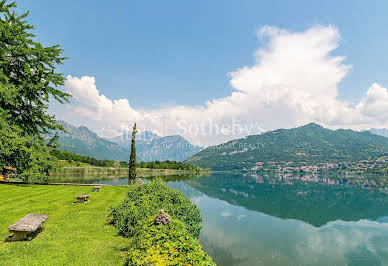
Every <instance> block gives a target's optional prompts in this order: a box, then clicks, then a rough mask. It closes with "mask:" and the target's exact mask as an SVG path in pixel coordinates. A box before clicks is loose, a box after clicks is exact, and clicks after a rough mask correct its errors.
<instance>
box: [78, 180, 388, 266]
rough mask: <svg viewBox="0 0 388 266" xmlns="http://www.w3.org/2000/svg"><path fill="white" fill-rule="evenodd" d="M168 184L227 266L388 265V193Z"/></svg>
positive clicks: (297, 184) (272, 184)
mask: <svg viewBox="0 0 388 266" xmlns="http://www.w3.org/2000/svg"><path fill="white" fill-rule="evenodd" d="M182 179H183V180H182ZM81 180H82V181H81ZM166 180H167V181H168V185H169V186H170V187H173V188H176V189H178V190H180V191H181V192H182V193H183V194H184V195H185V196H187V197H189V198H190V199H191V200H192V201H193V202H194V203H195V204H197V205H198V207H199V208H200V209H201V214H202V217H203V224H202V225H203V227H202V232H201V238H200V241H201V243H202V245H203V248H204V250H206V251H207V252H208V253H209V255H210V256H212V257H213V258H214V260H215V261H216V262H217V263H218V264H219V265H388V194H386V193H387V191H386V190H385V189H381V188H372V189H371V188H368V186H366V185H365V184H364V185H363V186H360V185H354V184H349V182H347V180H345V179H342V180H340V181H338V179H330V178H314V177H308V176H307V177H298V178H296V177H287V178H284V177H278V176H274V177H263V176H257V175H252V176H250V175H243V174H225V173H215V174H211V175H210V176H204V177H192V178H190V177H185V178H182V177H167V178H166ZM72 182H83V183H85V182H88V183H99V184H101V183H104V184H113V185H120V184H126V183H127V180H126V179H125V177H123V179H112V178H111V177H104V178H102V177H100V178H97V179H95V177H94V178H92V177H89V178H88V179H82V178H79V177H78V178H73V180H72Z"/></svg>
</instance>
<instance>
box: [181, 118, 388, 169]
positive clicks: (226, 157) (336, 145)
mask: <svg viewBox="0 0 388 266" xmlns="http://www.w3.org/2000/svg"><path fill="white" fill-rule="evenodd" d="M386 155H388V138H386V137H383V136H379V135H376V134H372V133H370V132H368V131H365V132H358V131H353V130H345V129H338V130H330V129H327V128H324V127H322V126H320V125H318V124H314V123H310V124H307V125H305V126H302V127H298V128H292V129H278V130H274V131H268V132H265V133H262V134H259V135H252V136H247V137H245V138H242V139H236V140H232V141H229V142H226V143H224V144H220V145H216V146H211V147H208V148H206V149H204V150H203V151H201V152H199V153H197V154H195V155H194V156H192V157H190V158H189V159H188V160H187V162H188V163H191V164H195V165H198V166H201V167H207V168H210V169H212V170H242V169H250V168H252V167H253V166H255V165H256V164H257V163H268V162H271V161H277V162H280V161H288V162H290V161H292V162H295V163H298V162H305V163H312V164H315V163H321V162H354V161H359V160H374V159H377V158H379V157H382V156H386Z"/></svg>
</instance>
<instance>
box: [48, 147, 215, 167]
mask: <svg viewBox="0 0 388 266" xmlns="http://www.w3.org/2000/svg"><path fill="white" fill-rule="evenodd" d="M51 154H52V155H54V156H55V157H56V158H58V159H59V160H60V162H61V163H60V166H61V168H70V167H73V168H75V167H85V168H86V167H89V168H93V167H94V168H96V169H100V168H103V167H105V168H118V169H126V171H128V169H129V165H128V162H123V161H114V160H99V159H96V158H93V157H90V156H84V155H79V154H75V153H73V152H70V151H60V150H53V151H52V152H51ZM136 168H148V169H168V170H186V171H196V172H198V171H209V170H208V169H206V168H201V167H199V166H195V165H192V164H188V163H184V162H177V161H163V162H160V161H154V162H138V163H136Z"/></svg>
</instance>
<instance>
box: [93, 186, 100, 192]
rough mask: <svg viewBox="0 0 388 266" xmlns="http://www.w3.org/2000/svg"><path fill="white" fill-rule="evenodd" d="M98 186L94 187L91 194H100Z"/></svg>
mask: <svg viewBox="0 0 388 266" xmlns="http://www.w3.org/2000/svg"><path fill="white" fill-rule="evenodd" d="M100 188H101V187H100V186H95V187H94V188H93V190H92V192H100Z"/></svg>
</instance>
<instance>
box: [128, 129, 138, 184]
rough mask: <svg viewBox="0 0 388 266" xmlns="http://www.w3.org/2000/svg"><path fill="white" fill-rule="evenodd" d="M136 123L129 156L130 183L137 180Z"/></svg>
mask: <svg viewBox="0 0 388 266" xmlns="http://www.w3.org/2000/svg"><path fill="white" fill-rule="evenodd" d="M136 132H137V131H136V123H135V124H134V125H133V130H132V140H131V155H130V156H129V173H128V183H131V182H134V181H135V180H136V147H135V137H136Z"/></svg>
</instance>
